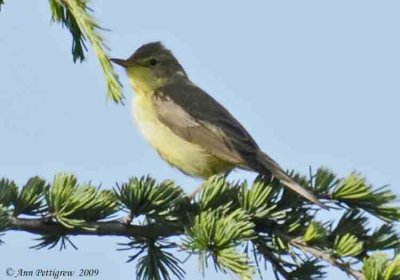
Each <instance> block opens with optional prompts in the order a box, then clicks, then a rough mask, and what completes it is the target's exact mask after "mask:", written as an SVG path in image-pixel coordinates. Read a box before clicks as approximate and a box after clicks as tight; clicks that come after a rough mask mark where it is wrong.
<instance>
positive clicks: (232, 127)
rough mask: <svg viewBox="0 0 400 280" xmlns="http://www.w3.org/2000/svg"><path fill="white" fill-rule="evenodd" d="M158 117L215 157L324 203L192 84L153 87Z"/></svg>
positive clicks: (228, 114) (319, 203)
mask: <svg viewBox="0 0 400 280" xmlns="http://www.w3.org/2000/svg"><path fill="white" fill-rule="evenodd" d="M153 105H154V106H155V109H156V112H157V118H158V119H159V120H160V121H161V122H162V123H163V124H164V125H166V126H167V127H169V128H170V129H171V130H172V131H173V132H174V133H175V134H177V135H179V136H180V137H182V138H184V139H185V140H186V141H189V142H191V143H195V144H197V145H199V146H201V147H203V148H204V149H206V150H207V151H208V152H210V153H211V154H213V155H214V156H216V157H219V158H220V159H222V160H225V161H227V162H230V163H233V164H235V165H237V166H239V167H242V168H246V169H250V170H254V171H256V172H259V173H261V174H264V175H273V176H275V177H277V178H278V179H279V180H281V181H282V182H283V184H284V185H286V186H287V187H289V188H290V189H292V190H293V191H295V192H297V193H299V194H300V195H302V196H303V197H305V198H307V199H309V200H310V201H312V202H314V203H316V204H318V205H320V206H321V207H324V208H325V206H324V205H323V204H322V203H321V202H320V201H319V200H318V199H317V198H316V197H315V195H314V194H312V193H311V192H310V191H308V190H306V189H305V188H304V187H302V186H300V185H299V184H298V183H296V182H295V181H294V180H293V179H292V178H290V177H289V176H288V175H287V174H286V172H285V171H283V169H282V168H281V167H280V166H279V165H278V164H277V163H276V162H275V161H274V160H273V159H272V158H270V157H269V156H268V155H267V154H265V153H263V152H262V151H261V150H260V148H259V147H258V145H257V144H256V142H255V141H254V140H253V138H252V137H251V136H250V134H249V133H248V132H247V131H246V129H245V128H244V127H243V126H242V125H241V124H240V123H239V122H238V121H237V120H236V119H235V118H234V117H233V116H232V115H231V114H230V113H229V112H228V110H226V109H225V108H224V107H223V106H222V105H221V104H219V103H218V102H217V101H216V100H215V99H213V98H212V97H211V96H210V95H208V94H207V93H206V92H204V91H203V90H201V89H200V88H198V87H197V86H195V85H193V84H189V83H187V84H179V85H178V84H171V85H167V86H164V87H162V88H160V89H159V90H157V91H156V93H155V94H154V96H153Z"/></svg>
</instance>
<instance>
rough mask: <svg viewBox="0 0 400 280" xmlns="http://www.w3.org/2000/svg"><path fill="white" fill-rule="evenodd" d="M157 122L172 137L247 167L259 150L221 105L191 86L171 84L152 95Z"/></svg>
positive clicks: (187, 84)
mask: <svg viewBox="0 0 400 280" xmlns="http://www.w3.org/2000/svg"><path fill="white" fill-rule="evenodd" d="M153 105H154V106H155V109H156V112H157V117H158V119H159V120H160V121H161V122H162V123H163V124H164V125H166V126H167V127H169V128H170V129H171V130H172V131H173V132H174V133H175V134H177V135H179V136H180V137H182V138H184V139H185V140H186V141H189V142H191V143H194V144H197V145H199V146H201V147H203V148H204V149H206V150H207V151H208V152H210V153H211V154H213V155H214V156H216V157H219V158H220V159H222V160H225V161H227V162H230V163H233V164H237V165H239V166H242V167H244V168H245V167H247V164H246V158H248V157H250V156H253V157H254V155H255V153H256V152H257V151H259V148H258V146H257V144H256V142H255V141H254V140H253V139H252V137H251V136H250V134H249V133H248V132H247V131H246V130H245V129H244V127H243V126H242V125H241V124H240V123H239V122H238V121H237V120H236V119H235V118H234V117H233V116H232V115H231V114H230V113H229V112H228V110H226V109H225V108H224V107H223V106H222V105H221V104H219V103H218V102H217V101H216V100H215V99H213V98H212V97H211V96H210V95H208V94H207V93H206V92H204V91H203V90H201V89H200V88H199V87H197V86H195V85H193V84H189V83H186V84H170V85H167V86H164V87H162V88H160V89H159V90H157V92H156V94H155V95H154V96H153Z"/></svg>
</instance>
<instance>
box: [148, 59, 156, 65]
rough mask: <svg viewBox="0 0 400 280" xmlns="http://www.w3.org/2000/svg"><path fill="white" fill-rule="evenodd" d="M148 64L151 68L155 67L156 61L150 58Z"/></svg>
mask: <svg viewBox="0 0 400 280" xmlns="http://www.w3.org/2000/svg"><path fill="white" fill-rule="evenodd" d="M149 64H150V65H151V66H155V65H157V64H158V60H157V59H155V58H151V59H150V60H149Z"/></svg>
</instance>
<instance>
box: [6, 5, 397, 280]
mask: <svg viewBox="0 0 400 280" xmlns="http://www.w3.org/2000/svg"><path fill="white" fill-rule="evenodd" d="M88 4H89V3H88V0H49V5H50V9H51V12H52V19H53V21H54V22H56V23H60V24H61V25H62V26H63V27H65V28H66V29H68V31H69V32H70V33H71V35H72V57H73V61H74V62H76V61H83V60H84V58H85V53H86V51H87V42H89V44H90V45H91V47H92V48H93V50H94V53H95V54H96V56H97V57H98V59H99V62H100V65H101V67H102V69H103V71H104V75H105V79H106V84H107V96H108V98H109V99H111V100H113V101H114V102H116V103H123V99H124V97H123V94H122V90H121V84H120V82H119V81H118V76H117V75H116V73H115V71H114V68H113V66H112V64H111V63H110V61H109V58H108V55H107V47H106V46H105V44H104V40H103V37H102V35H101V34H100V33H101V31H103V30H104V29H103V28H101V27H100V25H99V23H98V22H97V21H96V20H95V19H94V18H93V16H92V10H91V9H90V8H89V5H88ZM2 9H4V1H3V0H0V11H1V10H2ZM310 173H311V172H310ZM292 176H293V177H294V178H295V180H296V181H297V182H299V183H300V184H302V185H303V186H304V187H306V188H308V189H310V190H311V191H313V192H314V193H316V195H317V196H318V197H319V198H320V199H321V201H323V202H324V203H325V204H326V205H327V206H329V207H330V210H329V213H330V214H329V215H328V216H330V217H332V216H333V215H332V213H334V214H335V215H334V216H335V219H334V220H327V219H323V218H322V217H326V216H327V215H321V213H323V212H326V210H323V209H321V208H319V207H318V206H316V205H312V204H310V203H309V202H308V201H305V200H303V199H302V198H301V197H298V196H297V195H296V194H294V193H292V192H290V191H288V190H286V189H285V188H283V187H282V185H281V184H280V183H279V182H277V181H274V180H269V179H266V178H263V177H259V178H257V179H256V180H255V181H254V182H245V181H243V182H229V181H228V180H227V179H226V178H225V177H224V176H214V177H212V178H210V179H209V180H207V181H206V182H205V183H204V185H203V189H202V191H201V192H200V193H199V194H198V195H197V196H195V197H194V199H191V198H189V197H190V196H187V195H186V194H185V193H184V192H183V191H182V189H181V188H180V187H179V186H177V185H176V184H175V183H174V182H173V181H170V180H167V181H163V182H156V181H155V180H154V179H152V178H150V177H142V178H131V179H130V180H128V181H127V182H126V183H122V184H119V185H116V186H110V187H108V188H103V189H100V188H99V187H97V186H93V185H92V184H89V183H79V182H78V180H77V178H76V177H75V176H73V175H71V174H64V173H60V174H57V175H56V176H55V177H54V180H53V181H52V182H46V181H45V180H43V179H42V178H40V177H32V178H31V179H29V180H28V181H27V182H26V184H25V185H23V186H17V184H16V183H15V182H14V181H12V180H9V179H6V178H2V179H0V232H3V234H4V233H5V232H10V231H26V232H30V233H33V234H36V235H39V238H37V239H36V243H35V244H34V245H33V246H32V247H33V248H36V249H41V248H59V249H66V248H68V247H73V248H76V246H75V245H74V244H73V242H72V241H71V239H70V238H71V236H74V235H94V236H99V238H100V237H101V236H115V237H116V239H120V240H121V242H120V243H119V244H118V246H117V249H120V250H128V251H129V253H130V257H129V259H128V260H129V261H134V263H135V265H136V275H137V276H138V278H139V279H184V277H185V272H184V270H183V268H182V260H181V259H178V258H177V257H176V254H174V252H176V251H180V252H183V253H186V254H188V255H189V256H191V257H198V259H199V262H200V264H201V265H200V267H201V269H202V270H204V269H206V268H207V267H208V266H213V267H214V268H215V269H216V270H217V271H220V272H221V273H226V272H229V273H233V274H235V275H237V276H238V278H240V279H252V278H256V277H257V275H258V274H261V272H262V270H263V269H264V268H265V267H266V268H267V269H268V268H270V269H272V270H273V272H274V273H275V276H276V278H277V279H301V280H306V279H323V278H324V276H325V268H326V267H327V266H334V267H336V268H337V269H340V270H342V271H344V272H345V273H347V275H348V276H349V277H350V278H354V279H365V280H395V279H400V255H398V254H397V252H398V249H399V243H400V241H399V233H398V232H397V230H396V227H395V223H396V222H398V221H399V220H400V208H399V205H397V204H396V203H397V201H396V196H395V195H394V194H393V193H392V192H391V191H390V190H389V188H388V187H387V186H383V187H379V188H374V187H372V186H371V185H370V184H368V183H367V182H366V180H365V178H363V177H362V176H361V175H360V174H356V173H352V174H350V175H349V176H347V177H345V178H338V177H337V176H336V175H335V174H334V173H333V172H331V171H330V170H328V169H325V168H320V169H318V170H317V171H316V172H315V173H312V174H310V176H308V178H307V177H304V176H301V175H299V174H295V173H292ZM376 218H377V219H379V220H380V224H379V225H378V226H377V227H375V228H372V227H371V223H370V221H371V219H376ZM374 224H376V223H374ZM9 234H11V233H9ZM0 237H1V236H0ZM0 250H1V247H0Z"/></svg>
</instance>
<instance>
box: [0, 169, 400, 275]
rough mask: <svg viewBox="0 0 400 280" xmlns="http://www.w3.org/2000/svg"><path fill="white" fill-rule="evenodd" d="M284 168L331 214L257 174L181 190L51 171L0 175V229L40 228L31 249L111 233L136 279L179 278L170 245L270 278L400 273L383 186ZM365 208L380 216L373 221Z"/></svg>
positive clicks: (396, 214)
mask: <svg viewBox="0 0 400 280" xmlns="http://www.w3.org/2000/svg"><path fill="white" fill-rule="evenodd" d="M292 175H293V177H294V178H296V180H297V181H298V182H299V183H301V184H302V185H303V186H304V187H307V188H309V189H310V190H312V191H313V192H315V193H316V194H317V195H318V197H320V198H321V200H322V201H324V203H325V204H326V205H327V206H329V207H330V210H329V211H328V212H329V213H335V214H336V215H335V216H337V217H338V218H337V219H334V220H326V219H325V220H322V219H321V216H322V215H320V212H323V211H327V210H323V209H321V208H319V207H318V206H316V205H313V204H311V203H309V202H308V201H305V200H303V199H302V198H301V197H299V196H297V195H296V194H294V193H292V192H290V191H287V190H286V189H285V188H283V187H282V185H281V184H280V183H279V182H277V181H274V180H268V179H266V178H263V177H258V178H257V179H256V180H255V181H254V182H252V183H249V182H246V181H243V182H230V181H228V180H227V179H226V177H224V176H214V177H212V178H210V179H209V180H207V181H206V182H205V183H204V186H203V190H202V191H201V192H200V193H199V194H198V195H197V196H196V197H195V198H194V199H189V198H188V196H187V195H186V194H185V193H184V192H183V191H182V189H181V188H180V187H179V186H177V185H176V184H174V182H172V181H170V180H166V181H163V182H160V183H158V182H156V181H155V180H154V179H152V178H150V177H142V178H131V179H130V180H129V181H128V182H126V183H123V184H119V185H116V186H114V187H113V188H107V189H100V188H98V187H96V186H93V185H91V184H81V183H78V181H77V179H76V178H75V177H74V176H73V175H71V174H64V173H60V174H57V175H56V176H55V177H54V180H53V181H52V182H50V183H49V182H46V181H45V180H43V179H41V178H40V177H32V178H31V179H29V180H28V182H27V183H26V184H25V185H24V186H21V187H18V186H17V185H16V184H15V183H14V182H13V181H11V180H8V179H4V178H3V179H1V180H0V205H1V206H0V230H1V231H12V230H19V231H28V232H31V233H34V234H38V235H40V238H38V239H37V242H36V244H34V246H33V247H34V248H37V249H40V248H45V247H48V248H54V247H55V248H60V249H65V248H68V247H69V246H71V247H76V246H75V245H74V244H73V243H72V241H71V240H70V237H71V236H73V235H98V236H106V235H113V236H117V237H119V238H121V242H120V243H119V244H118V246H117V249H119V250H129V252H130V257H129V261H134V262H135V264H136V273H137V275H138V276H139V278H140V279H184V275H185V272H184V270H183V268H182V260H180V259H178V258H177V257H176V254H174V252H176V251H180V252H184V253H187V254H188V255H189V256H191V257H195V256H197V257H198V258H199V262H200V267H201V268H202V269H206V268H207V267H208V266H209V265H212V266H213V267H214V268H215V269H216V270H217V271H221V273H226V272H230V273H234V274H236V275H237V276H238V277H239V278H240V279H253V278H255V277H257V274H259V273H260V272H261V271H262V270H263V269H264V267H267V268H268V267H270V268H272V269H273V271H274V273H275V275H276V278H277V279H323V278H324V275H325V268H326V266H329V265H330V266H334V267H336V268H338V269H340V270H342V271H344V272H346V273H347V274H348V275H349V277H352V278H354V279H365V280H378V279H400V256H399V255H396V252H397V250H398V248H399V235H398V232H397V231H396V228H395V226H394V223H395V222H397V221H399V220H400V210H399V209H400V208H399V207H398V206H397V205H396V204H395V202H396V201H395V199H396V197H395V195H393V193H392V192H390V190H389V189H388V188H387V187H386V186H384V187H380V188H373V187H372V186H371V185H369V184H368V183H367V182H366V180H365V179H364V178H363V177H362V176H360V175H359V174H355V173H353V174H350V175H349V176H347V177H345V178H338V177H337V176H335V174H333V173H332V172H331V171H329V170H327V169H324V168H320V169H318V170H317V171H316V172H315V174H312V175H311V176H309V177H310V178H306V177H304V176H300V175H299V174H292ZM325 216H326V215H325ZM330 216H332V215H330ZM373 217H374V218H379V219H380V221H381V222H380V223H379V225H378V227H376V228H371V226H370V220H371V218H373ZM374 224H376V223H374Z"/></svg>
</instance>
